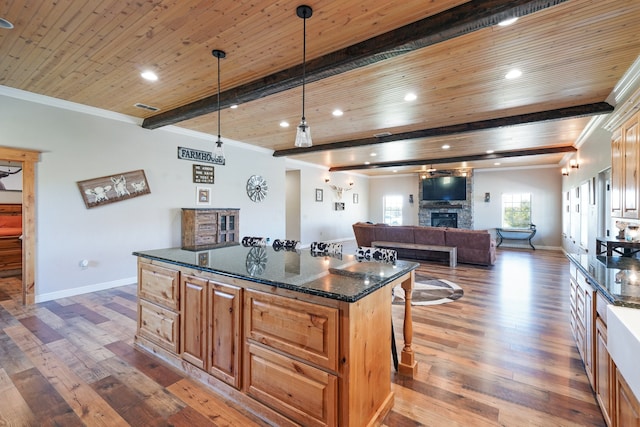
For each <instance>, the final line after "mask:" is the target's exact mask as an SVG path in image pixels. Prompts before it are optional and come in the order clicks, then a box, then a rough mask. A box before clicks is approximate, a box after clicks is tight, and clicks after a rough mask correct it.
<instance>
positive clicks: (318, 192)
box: [316, 188, 322, 202]
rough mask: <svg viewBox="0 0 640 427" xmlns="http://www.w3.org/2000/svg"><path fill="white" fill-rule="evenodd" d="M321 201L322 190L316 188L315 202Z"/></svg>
mask: <svg viewBox="0 0 640 427" xmlns="http://www.w3.org/2000/svg"><path fill="white" fill-rule="evenodd" d="M321 201H322V189H321V188H316V202H321Z"/></svg>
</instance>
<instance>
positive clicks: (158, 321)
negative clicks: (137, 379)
mask: <svg viewBox="0 0 640 427" xmlns="http://www.w3.org/2000/svg"><path fill="white" fill-rule="evenodd" d="M134 255H135V256H137V257H138V296H139V306H138V331H137V335H136V339H135V342H136V345H137V346H138V347H139V348H142V349H145V350H147V351H149V352H151V353H153V354H155V355H157V356H158V357H160V358H162V359H163V360H165V361H167V362H169V363H171V364H173V365H174V366H176V367H178V368H179V369H181V370H183V371H184V372H186V373H187V374H188V375H190V376H191V377H193V378H195V379H198V380H200V381H201V382H203V383H204V384H206V385H208V386H210V387H211V389H212V390H214V391H215V392H217V393H220V394H222V395H224V396H227V397H229V398H231V399H233V400H234V401H236V402H239V403H240V404H242V405H243V406H245V407H247V408H248V409H249V410H251V411H252V412H254V413H255V414H256V415H258V416H260V417H261V418H263V419H265V420H267V421H269V422H271V423H274V424H277V425H297V424H302V425H318V426H320V425H340V426H363V425H376V424H379V423H381V422H382V419H383V418H384V417H385V415H386V414H387V413H388V411H389V410H390V409H391V407H392V406H393V393H392V391H391V327H392V324H391V289H392V288H393V287H394V286H397V285H401V286H402V287H403V288H404V289H405V293H406V294H407V295H411V290H412V288H413V280H414V270H415V268H416V267H417V266H418V264H417V263H413V262H406V261H397V262H396V263H395V264H385V263H378V262H360V261H358V260H357V259H355V257H354V256H353V255H337V256H328V255H327V256H313V255H312V254H311V253H310V251H309V250H302V251H284V250H281V251H276V250H274V249H273V248H271V247H244V246H240V245H238V244H223V245H218V246H217V247H214V248H211V249H206V250H186V249H181V248H170V249H158V250H149V251H137V252H134ZM404 322H405V323H404V330H403V332H404V339H405V344H404V347H403V349H402V352H401V361H400V367H399V370H400V373H402V374H405V375H413V374H414V373H415V371H416V369H417V364H416V362H415V359H414V354H413V350H412V348H411V336H412V326H411V305H410V299H409V298H407V304H406V306H405V317H404Z"/></svg>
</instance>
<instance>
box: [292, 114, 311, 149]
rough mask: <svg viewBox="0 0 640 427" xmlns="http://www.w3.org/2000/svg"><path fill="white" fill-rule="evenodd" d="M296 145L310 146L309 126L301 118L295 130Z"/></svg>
mask: <svg viewBox="0 0 640 427" xmlns="http://www.w3.org/2000/svg"><path fill="white" fill-rule="evenodd" d="M295 145H296V147H311V145H312V142H311V127H310V126H309V125H308V124H307V121H306V120H304V119H303V120H302V121H301V122H300V124H299V125H298V130H297V131H296V143H295Z"/></svg>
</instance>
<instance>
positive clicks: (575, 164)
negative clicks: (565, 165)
mask: <svg viewBox="0 0 640 427" xmlns="http://www.w3.org/2000/svg"><path fill="white" fill-rule="evenodd" d="M569 166H571V169H578V168H579V167H580V165H579V164H578V161H577V160H576V159H571V160H569Z"/></svg>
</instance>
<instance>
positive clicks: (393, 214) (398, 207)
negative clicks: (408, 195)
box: [382, 196, 402, 225]
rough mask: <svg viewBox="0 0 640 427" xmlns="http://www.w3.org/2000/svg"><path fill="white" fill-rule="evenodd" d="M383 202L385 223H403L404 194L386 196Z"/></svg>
mask: <svg viewBox="0 0 640 427" xmlns="http://www.w3.org/2000/svg"><path fill="white" fill-rule="evenodd" d="M382 204H383V207H382V210H383V212H384V223H385V224H389V225H402V196H384V198H383V199H382Z"/></svg>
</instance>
